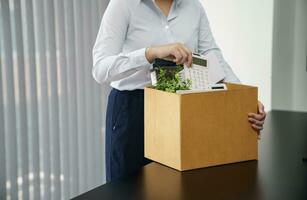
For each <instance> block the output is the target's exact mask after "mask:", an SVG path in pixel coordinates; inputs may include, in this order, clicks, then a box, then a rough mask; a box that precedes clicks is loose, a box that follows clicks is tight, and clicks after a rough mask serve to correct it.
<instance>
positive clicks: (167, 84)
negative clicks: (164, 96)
mask: <svg viewBox="0 0 307 200" xmlns="http://www.w3.org/2000/svg"><path fill="white" fill-rule="evenodd" d="M181 70H182V66H177V67H176V68H175V69H173V70H167V69H163V67H161V68H158V69H157V71H156V74H157V84H156V86H155V87H154V88H155V89H157V90H162V91H166V92H172V93H176V91H177V90H190V88H191V80H181V78H180V74H179V72H180V71H181Z"/></svg>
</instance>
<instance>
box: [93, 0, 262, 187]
mask: <svg viewBox="0 0 307 200" xmlns="http://www.w3.org/2000/svg"><path fill="white" fill-rule="evenodd" d="M225 34H227V33H225ZM209 51H211V52H214V53H215V54H216V56H217V57H218V59H219V62H220V64H221V66H222V68H223V70H224V71H225V74H226V78H225V80H224V81H225V82H233V83H239V79H238V78H237V77H236V75H235V74H234V73H233V71H232V69H231V68H230V67H229V65H228V64H227V63H226V62H225V60H224V58H223V56H222V54H221V52H220V49H219V48H218V47H217V45H216V43H215V41H214V38H213V36H212V33H211V30H210V27H209V22H208V19H207V16H206V12H205V10H204V8H203V6H202V5H201V3H200V2H199V0H110V3H109V5H108V7H107V9H106V11H105V14H104V16H103V19H102V23H101V26H100V29H99V33H98V36H97V39H96V43H95V45H94V49H93V63H94V64H93V70H92V73H93V76H94V78H95V80H96V81H97V82H98V83H101V84H110V85H111V87H112V88H113V89H112V91H111V92H110V94H109V98H108V106H107V115H106V176H107V182H110V181H112V180H115V179H117V178H119V177H122V176H124V175H127V174H129V173H131V172H133V171H135V170H138V169H139V168H140V167H141V166H143V165H145V164H146V163H148V162H149V161H148V160H147V159H145V158H144V136H143V134H144V133H143V131H144V92H143V89H144V87H145V86H146V85H149V84H150V83H151V80H150V69H151V67H152V66H151V63H152V62H153V61H154V59H156V58H165V57H172V58H173V59H174V61H175V62H176V63H178V64H186V65H188V66H191V63H192V54H191V52H198V53H200V54H206V53H208V52H209ZM258 107H259V112H258V113H250V114H248V116H247V120H249V121H250V122H251V126H252V127H253V128H254V129H256V130H257V131H259V132H260V131H261V130H262V127H263V124H264V119H265V115H266V114H265V112H264V108H263V105H262V104H261V103H260V102H259V106H258Z"/></svg>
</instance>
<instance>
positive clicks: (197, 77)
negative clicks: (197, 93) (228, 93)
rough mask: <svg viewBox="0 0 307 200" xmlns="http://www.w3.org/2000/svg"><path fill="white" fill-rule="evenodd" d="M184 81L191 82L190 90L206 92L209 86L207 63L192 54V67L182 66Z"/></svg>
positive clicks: (202, 58) (201, 57)
mask: <svg viewBox="0 0 307 200" xmlns="http://www.w3.org/2000/svg"><path fill="white" fill-rule="evenodd" d="M184 75H185V78H186V79H189V80H191V84H192V85H191V89H192V90H207V89H210V85H209V65H208V61H207V60H206V59H205V58H204V57H203V56H201V55H199V54H195V53H193V65H192V67H187V66H184Z"/></svg>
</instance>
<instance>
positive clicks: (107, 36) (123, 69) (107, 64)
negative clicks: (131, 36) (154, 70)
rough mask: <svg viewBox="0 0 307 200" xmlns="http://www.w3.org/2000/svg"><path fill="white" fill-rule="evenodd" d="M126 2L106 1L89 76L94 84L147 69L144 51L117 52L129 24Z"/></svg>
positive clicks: (118, 78)
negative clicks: (107, 2) (91, 76)
mask: <svg viewBox="0 0 307 200" xmlns="http://www.w3.org/2000/svg"><path fill="white" fill-rule="evenodd" d="M125 4H126V1H121V0H112V1H110V3H109V5H108V7H107V9H106V11H105V13H104V16H103V18H102V22H101V25H100V28H99V32H98V35H97V39H96V42H95V45H94V48H93V68H92V74H93V77H94V79H95V80H96V81H97V82H98V83H108V82H112V81H116V80H120V79H123V78H125V77H127V76H129V75H131V74H133V73H135V72H136V71H138V70H140V69H143V68H146V67H148V68H150V66H151V65H150V63H149V62H148V61H147V59H146V56H145V48H142V49H138V50H136V51H132V52H129V53H125V54H124V53H121V52H122V48H123V44H124V41H125V38H126V34H127V29H128V25H129V18H130V13H129V8H128V6H126V5H125Z"/></svg>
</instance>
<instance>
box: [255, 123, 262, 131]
mask: <svg viewBox="0 0 307 200" xmlns="http://www.w3.org/2000/svg"><path fill="white" fill-rule="evenodd" d="M252 128H253V129H254V130H256V131H262V130H263V127H262V126H257V125H256V124H252Z"/></svg>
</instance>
